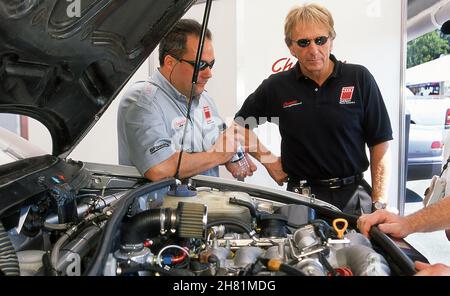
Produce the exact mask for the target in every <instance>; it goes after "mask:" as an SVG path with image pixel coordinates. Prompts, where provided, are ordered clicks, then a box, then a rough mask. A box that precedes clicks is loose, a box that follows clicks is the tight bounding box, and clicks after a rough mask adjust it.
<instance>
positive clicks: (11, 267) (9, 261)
mask: <svg viewBox="0 0 450 296" xmlns="http://www.w3.org/2000/svg"><path fill="white" fill-rule="evenodd" d="M0 271H1V272H2V273H3V274H5V275H12V276H19V275H20V268H19V259H17V254H16V250H14V247H13V245H12V243H11V240H10V239H9V236H8V233H7V232H6V231H5V228H4V227H3V224H2V223H1V222H0Z"/></svg>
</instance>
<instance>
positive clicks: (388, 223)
mask: <svg viewBox="0 0 450 296" xmlns="http://www.w3.org/2000/svg"><path fill="white" fill-rule="evenodd" d="M373 225H378V228H379V229H380V230H381V231H382V232H384V233H387V234H389V235H391V236H392V237H395V238H403V237H405V236H407V235H409V234H411V233H414V232H431V231H436V230H442V229H446V228H450V198H444V199H443V200H441V201H439V202H437V203H434V204H432V205H430V206H429V207H426V208H423V209H421V210H419V211H417V212H415V213H413V214H410V215H408V216H399V215H396V214H393V213H390V212H388V211H386V210H378V211H376V212H374V213H372V214H368V215H362V216H361V217H360V218H359V219H358V228H359V230H360V231H361V233H362V234H363V235H365V236H368V234H369V230H370V228H371V227H372V226H373Z"/></svg>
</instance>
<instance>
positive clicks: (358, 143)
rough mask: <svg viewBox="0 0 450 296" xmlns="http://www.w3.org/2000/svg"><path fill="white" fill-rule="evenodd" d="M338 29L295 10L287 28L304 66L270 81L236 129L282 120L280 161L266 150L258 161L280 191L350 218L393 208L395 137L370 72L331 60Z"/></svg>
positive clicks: (313, 9)
mask: <svg viewBox="0 0 450 296" xmlns="http://www.w3.org/2000/svg"><path fill="white" fill-rule="evenodd" d="M333 26H334V21H333V18H332V16H331V14H330V12H329V11H328V10H327V9H326V8H324V7H322V6H320V5H317V4H305V5H302V6H299V7H296V8H294V9H292V10H291V11H290V12H289V13H288V15H287V17H286V20H285V42H286V45H287V46H288V48H289V50H290V52H291V54H292V55H293V56H294V57H296V58H297V60H298V63H297V64H296V65H295V66H294V67H293V68H292V69H290V70H288V71H285V72H282V73H278V74H273V75H271V76H270V77H269V78H267V79H266V80H264V81H263V82H262V84H261V85H260V86H259V87H258V88H257V89H256V90H255V92H254V93H252V94H251V95H250V96H249V97H248V98H247V99H246V101H245V102H244V104H243V106H242V108H241V109H240V110H239V112H238V113H237V114H236V118H235V121H236V122H237V123H239V124H240V125H242V126H245V127H247V128H249V129H252V128H254V127H255V126H256V125H258V124H262V123H264V121H265V120H264V121H262V120H261V118H264V119H267V120H268V121H271V119H272V118H277V122H278V125H279V130H280V134H281V137H282V140H281V158H279V157H277V156H275V155H273V154H272V153H271V152H270V151H268V150H267V149H265V148H264V147H263V146H260V143H259V142H258V143H257V144H258V145H256V147H257V149H256V151H254V152H251V154H252V155H253V156H255V158H256V159H258V160H259V161H261V163H262V164H263V165H264V166H265V167H266V169H267V171H268V173H269V174H270V175H271V177H272V178H273V179H274V180H275V181H276V182H277V183H278V184H279V185H283V182H286V181H287V182H288V186H287V189H288V190H291V191H295V192H299V193H304V194H314V195H315V196H316V198H319V199H322V200H324V201H326V202H329V203H331V204H334V205H336V206H337V207H339V208H340V209H341V210H343V211H344V212H347V213H351V214H361V212H364V213H368V212H371V211H372V210H374V208H384V207H385V206H386V203H385V201H386V196H385V194H386V181H387V164H386V156H387V154H388V153H387V151H388V141H390V140H392V129H391V125H390V121H389V117H388V113H387V111H386V107H385V105H384V102H383V98H382V96H381V93H380V91H379V89H378V86H377V84H376V82H375V80H374V78H373V76H372V75H371V74H370V73H369V71H368V70H367V69H366V68H365V67H363V66H360V65H354V64H346V63H342V62H340V61H338V60H337V59H336V57H335V56H334V55H333V54H331V51H332V49H333V40H334V39H335V37H336V32H335V30H334V28H333ZM251 119H253V120H251ZM255 119H256V120H255ZM254 123H256V124H254ZM250 134H252V133H251V132H250ZM252 135H253V136H254V134H252ZM254 137H256V136H254ZM256 141H257V140H256ZM366 144H367V146H368V147H369V151H370V165H371V176H372V188H373V190H372V188H371V187H370V185H369V184H367V182H365V181H364V180H363V172H364V171H366V170H367V169H368V166H369V160H368V158H367V156H366V152H365V145H366ZM372 202H373V203H372Z"/></svg>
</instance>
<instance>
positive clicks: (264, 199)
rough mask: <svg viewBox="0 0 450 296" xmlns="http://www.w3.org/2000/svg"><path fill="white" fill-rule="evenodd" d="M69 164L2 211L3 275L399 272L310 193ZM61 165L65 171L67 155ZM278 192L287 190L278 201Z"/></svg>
mask: <svg viewBox="0 0 450 296" xmlns="http://www.w3.org/2000/svg"><path fill="white" fill-rule="evenodd" d="M73 166H79V170H78V171H76V174H73V175H72V177H71V178H70V181H68V180H66V178H65V177H64V175H63V174H60V175H59V177H58V175H57V174H54V172H50V174H49V175H51V176H52V177H51V178H50V179H51V180H52V183H51V184H52V185H51V186H44V187H45V190H42V191H41V192H40V193H38V194H35V195H33V196H30V198H28V199H27V200H24V201H23V202H22V203H21V204H20V205H17V206H15V207H12V208H11V209H10V210H9V211H8V212H5V213H3V214H2V224H3V226H4V227H2V228H3V229H0V240H1V243H2V248H1V250H0V270H1V271H2V272H3V273H4V274H11V275H19V274H20V275H55V276H60V275H69V276H70V275H108V276H125V275H140V276H152V275H183V276H205V275H207V276H227V275H230V276H255V275H258V276H260V275H262V276H272V275H276V276H279V275H298V276H330V275H331V276H337V275H339V276H351V275H355V276H362V275H369V276H372V275H392V274H394V275H395V274H398V272H399V271H398V268H395V266H394V269H393V268H392V264H393V263H392V260H390V259H389V258H390V256H387V257H386V256H385V255H386V253H385V252H383V250H380V248H379V247H377V246H374V245H373V244H372V243H371V241H369V239H367V238H366V237H364V236H363V235H361V234H360V233H358V232H357V231H356V230H355V229H352V227H351V225H352V222H351V221H350V220H348V219H347V218H346V217H345V214H343V213H341V212H340V211H339V210H337V209H335V208H334V207H333V206H331V205H329V207H330V208H329V209H327V211H329V212H330V213H333V215H334V216H333V215H331V216H330V215H328V216H327V215H323V212H322V214H321V210H322V209H325V208H326V204H325V203H324V205H323V204H321V203H323V202H321V201H319V200H314V197H309V198H308V197H304V196H302V195H299V194H295V193H288V192H281V191H277V190H275V191H274V190H273V191H270V190H269V189H267V190H255V189H254V188H252V187H251V186H250V185H246V184H245V183H242V182H237V181H223V180H225V179H223V180H222V179H220V178H209V179H208V177H197V178H194V179H193V180H191V183H189V184H180V182H176V181H175V180H167V181H161V182H157V183H147V182H146V181H145V180H143V179H142V178H141V177H137V176H135V177H130V176H124V174H122V176H111V175H106V174H103V173H101V171H102V170H99V169H98V168H97V169H95V170H93V169H92V168H88V167H85V165H84V164H81V163H77V162H74V163H69V166H68V167H73ZM64 167H65V169H64V170H66V172H67V163H66V164H64ZM59 171H61V170H59ZM69 171H70V170H69ZM125 175H126V174H125ZM55 176H56V177H55ZM28 178H31V179H30V180H33V182H39V180H41V184H43V183H45V180H47V177H46V176H45V174H43V173H42V172H40V173H39V174H32V175H29V176H28ZM52 178H53V179H52ZM211 180H214V181H211ZM215 180H217V181H215ZM221 180H222V181H221ZM24 181H26V180H24ZM27 184H29V181H27ZM274 192H275V193H274ZM276 192H279V193H276ZM277 194H278V195H277ZM284 195H286V196H290V197H288V198H287V199H285V200H283V198H285V197H283V196H284ZM297 196H298V197H297ZM306 201H308V202H310V204H308V202H306ZM311 202H312V203H311ZM0 225H1V224H0Z"/></svg>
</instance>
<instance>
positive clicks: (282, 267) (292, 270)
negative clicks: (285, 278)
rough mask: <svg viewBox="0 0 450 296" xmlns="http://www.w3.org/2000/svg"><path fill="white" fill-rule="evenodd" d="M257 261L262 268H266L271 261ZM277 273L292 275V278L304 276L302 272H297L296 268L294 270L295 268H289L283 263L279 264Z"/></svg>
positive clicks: (263, 259)
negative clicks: (262, 265)
mask: <svg viewBox="0 0 450 296" xmlns="http://www.w3.org/2000/svg"><path fill="white" fill-rule="evenodd" d="M258 260H259V261H260V262H261V263H262V264H264V266H266V267H268V264H269V261H270V260H271V259H267V258H258ZM279 271H282V272H284V273H286V274H287V275H293V276H306V274H305V273H304V272H303V271H301V270H299V269H297V268H295V267H292V266H290V265H287V264H285V263H281V264H280V267H279Z"/></svg>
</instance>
